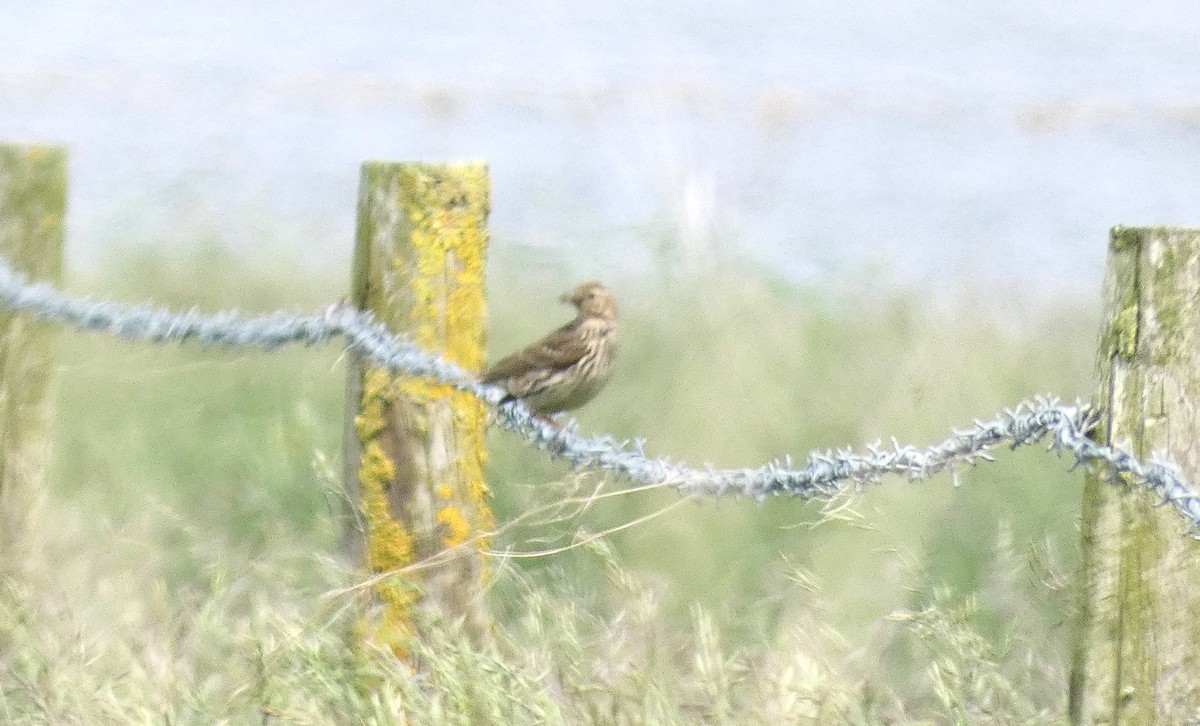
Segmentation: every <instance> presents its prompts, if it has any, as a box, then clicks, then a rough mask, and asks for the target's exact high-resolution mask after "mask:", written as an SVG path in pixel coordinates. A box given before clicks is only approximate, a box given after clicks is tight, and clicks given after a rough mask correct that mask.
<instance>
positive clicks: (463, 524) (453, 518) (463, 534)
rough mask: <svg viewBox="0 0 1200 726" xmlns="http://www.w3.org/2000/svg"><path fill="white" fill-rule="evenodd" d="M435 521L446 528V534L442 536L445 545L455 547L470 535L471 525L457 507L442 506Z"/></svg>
mask: <svg viewBox="0 0 1200 726" xmlns="http://www.w3.org/2000/svg"><path fill="white" fill-rule="evenodd" d="M437 521H438V522H439V523H441V524H443V525H445V527H446V529H447V533H446V536H445V537H442V544H444V545H445V546H446V547H457V546H458V545H460V544H462V543H463V542H466V541H467V538H468V537H470V536H471V525H470V523H468V522H467V518H466V517H465V516H463V513H462V512H461V511H460V510H459V509H458V507H451V506H447V507H442V508H441V509H439V510H438V512H437Z"/></svg>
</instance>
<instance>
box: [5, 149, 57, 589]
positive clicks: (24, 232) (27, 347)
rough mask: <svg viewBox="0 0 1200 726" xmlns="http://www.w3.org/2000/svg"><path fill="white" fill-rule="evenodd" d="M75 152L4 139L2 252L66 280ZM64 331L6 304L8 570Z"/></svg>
mask: <svg viewBox="0 0 1200 726" xmlns="http://www.w3.org/2000/svg"><path fill="white" fill-rule="evenodd" d="M66 209H67V155H66V152H65V151H64V150H63V149H61V148H57V147H51V146H36V145H35V146H19V145H15V144H0V256H2V257H3V259H4V261H5V262H7V263H8V264H9V265H10V266H12V267H13V269H15V270H17V271H18V272H21V273H23V274H25V275H26V276H28V277H29V279H33V280H42V281H46V282H50V283H52V284H55V285H57V284H60V283H61V282H62V256H63V217H64V215H65V213H66ZM56 341H57V335H56V333H55V331H54V329H53V328H52V327H50V326H47V325H43V324H41V323H37V322H34V321H33V320H32V319H31V318H29V317H27V316H24V315H16V314H13V313H12V312H11V311H9V310H6V309H3V308H0V447H2V448H0V570H6V571H10V572H11V571H12V570H13V569H14V568H19V567H20V563H21V561H22V554H23V549H24V547H25V546H26V545H27V544H28V540H27V539H26V538H27V537H28V536H29V535H30V534H31V532H30V526H31V525H32V524H34V523H35V522H36V512H37V509H38V507H39V506H40V504H41V501H42V499H43V496H44V480H45V474H46V459H47V454H48V452H49V438H48V437H49V431H48V429H49V423H50V406H49V403H48V401H47V394H48V393H49V386H50V382H51V379H52V376H53V373H54V364H55V355H56V347H57V346H56Z"/></svg>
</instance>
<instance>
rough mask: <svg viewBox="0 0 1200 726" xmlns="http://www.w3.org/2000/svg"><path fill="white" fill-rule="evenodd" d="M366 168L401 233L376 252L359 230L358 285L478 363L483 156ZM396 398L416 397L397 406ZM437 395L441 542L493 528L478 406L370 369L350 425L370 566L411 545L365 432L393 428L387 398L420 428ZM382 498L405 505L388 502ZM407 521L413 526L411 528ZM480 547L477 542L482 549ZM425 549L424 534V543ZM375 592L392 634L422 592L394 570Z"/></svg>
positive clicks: (409, 323) (417, 338) (446, 351)
mask: <svg viewBox="0 0 1200 726" xmlns="http://www.w3.org/2000/svg"><path fill="white" fill-rule="evenodd" d="M365 173H366V177H365V178H366V180H367V181H366V183H369V184H372V185H374V188H376V189H381V190H383V189H386V190H387V192H386V195H387V196H386V197H384V198H382V199H379V200H378V203H379V204H383V205H387V204H392V203H398V205H399V208H400V212H401V214H400V217H399V220H400V223H399V229H400V230H401V234H400V235H397V236H396V237H394V238H393V239H394V241H395V244H396V247H395V248H394V249H379V248H378V247H375V246H374V245H375V244H376V243H375V241H374V240H375V239H378V237H376V236H375V235H374V234H372V235H367V234H366V233H364V232H362V231H360V240H359V244H360V245H362V244H369V245H372V247H371V248H370V249H369V256H368V258H367V259H368V260H369V263H368V264H369V265H370V268H369V269H366V270H365V271H364V273H363V274H364V275H365V277H364V278H363V279H365V280H367V283H366V284H365V285H364V287H363V288H362V289H364V291H365V294H366V299H365V300H363V302H364V304H366V305H367V306H369V307H370V308H372V309H373V310H375V311H376V313H377V314H379V315H380V317H381V319H383V320H385V321H388V322H389V323H390V324H391V325H392V326H393V327H394V328H396V329H397V330H401V331H403V332H404V333H405V334H406V335H408V336H409V337H410V338H411V339H412V340H413V342H415V343H416V344H417V345H419V346H421V347H423V348H425V349H427V350H431V351H435V352H438V353H440V354H442V355H444V356H445V357H447V358H448V359H450V360H452V361H454V362H455V363H457V364H458V365H460V366H462V367H464V368H466V369H468V370H479V369H481V368H482V366H483V362H484V354H483V336H482V331H483V330H484V327H485V322H486V321H485V319H484V315H485V298H484V289H483V274H484V261H485V259H484V252H485V248H486V241H487V240H486V236H487V230H486V227H485V223H486V218H487V213H488V204H489V202H488V198H487V197H488V192H487V170H486V167H485V166H484V165H482V164H468V165H454V166H449V167H446V166H431V165H423V164H404V165H400V166H398V167H397V166H392V165H368V168H367V170H366V172H365ZM376 219H378V220H383V219H384V218H383V217H382V216H378V217H371V216H369V220H368V221H371V223H372V224H376V223H378V224H386V223H387V222H385V221H379V222H375V221H374V220H376ZM392 219H395V218H394V217H393V218H392ZM392 224H395V223H394V222H392ZM364 240H366V241H365V242H364ZM360 254H361V253H360ZM397 397H400V398H401V399H404V400H405V401H408V402H411V403H415V404H417V405H416V406H411V405H410V404H408V403H406V404H400V403H399V402H398V400H397ZM435 402H447V403H448V404H449V406H450V409H451V411H450V413H451V420H452V422H453V430H452V431H451V432H450V434H451V435H452V436H453V437H454V439H453V440H454V444H455V447H456V450H457V452H458V455H457V457H456V458H455V460H454V461H453V462H452V463H451V466H450V468H449V470H447V471H437V472H430V473H431V474H432V475H434V476H436V477H438V482H439V483H438V484H437V485H436V486H435V487H434V490H433V493H434V494H435V495H436V496H437V497H438V498H439V499H440V500H441V501H442V502H444V503H445V505H444V506H442V507H440V508H439V509H437V511H436V513H435V518H436V520H437V523H439V524H441V525H442V526H443V527H444V532H443V535H444V536H443V537H442V538H441V544H442V545H443V546H445V547H454V546H457V545H460V544H462V543H464V542H467V541H469V540H470V539H471V537H472V536H473V534H474V533H477V532H486V531H490V530H491V529H492V527H493V524H494V521H493V519H492V514H491V511H490V508H489V506H488V504H489V503H488V488H487V485H486V483H485V482H484V480H483V462H484V452H483V431H484V423H485V418H484V414H485V409H484V406H483V404H482V403H480V402H479V401H478V400H477V399H475V398H474V397H473V396H471V395H470V394H466V393H463V392H461V391H456V390H454V389H453V388H452V387H451V386H447V385H445V384H440V383H436V382H432V381H428V380H424V379H416V378H411V377H393V376H391V375H390V374H389V373H387V372H386V371H380V370H372V371H370V372H369V373H367V374H366V376H365V378H364V382H363V395H362V401H361V408H360V411H359V413H358V415H357V416H356V417H355V427H356V430H357V433H358V434H359V437H360V439H361V440H362V442H363V444H364V448H363V451H364V453H363V460H362V467H361V470H360V476H361V477H362V482H363V483H362V497H363V507H364V510H365V512H366V518H367V523H368V538H369V544H368V557H369V564H370V566H371V568H372V570H374V571H376V572H388V571H393V570H395V569H398V568H400V567H404V566H405V565H408V564H411V558H412V557H413V552H414V550H415V548H416V543H415V542H414V539H413V535H412V534H411V533H410V531H409V530H406V529H404V528H403V527H402V526H401V524H399V523H397V522H396V521H395V520H394V519H393V517H394V516H395V517H403V516H407V514H408V513H406V512H392V511H390V510H389V508H388V498H387V489H388V487H389V486H390V483H391V481H392V479H393V478H394V477H395V465H394V464H393V463H392V462H390V461H387V457H386V455H385V454H384V451H383V449H382V448H380V447H379V446H378V443H377V442H376V441H375V439H376V438H377V437H379V436H380V435H381V434H382V433H384V432H385V431H386V430H387V428H388V427H389V426H393V425H395V424H394V422H392V421H389V420H388V415H387V413H386V412H387V411H388V409H389V408H390V406H391V405H393V404H395V405H404V406H405V409H404V410H405V412H406V417H405V425H406V426H409V427H411V430H412V432H413V433H416V434H418V435H419V434H422V433H425V432H427V431H428V427H429V426H430V425H431V423H432V421H435V420H437V419H436V418H434V417H431V416H430V415H429V414H428V413H427V411H429V409H428V408H427V407H426V406H425V405H422V404H429V403H435ZM439 405H445V404H444V403H443V404H439ZM384 462H386V464H385V463H384ZM388 467H390V469H389V468H388ZM388 474H390V476H386V475H388ZM368 479H370V480H371V481H370V482H368ZM385 481H386V482H387V483H386V484H385V483H384V482H385ZM416 484H417V486H430V485H431V484H430V483H421V482H417V483H416ZM393 496H394V493H393ZM392 506H393V507H395V506H404V505H398V504H397V503H396V502H392ZM414 511H415V510H414ZM414 529H416V530H417V531H420V528H419V527H417V528H414ZM488 544H489V543H487V542H485V541H480V542H479V546H480V547H486V546H488ZM424 548H425V544H424V543H423V544H422V545H421V551H422V552H424V551H425V549H424ZM413 577H419V575H413ZM485 577H486V575H485ZM480 584H481V585H482V584H483V583H480ZM378 589H379V593H380V596H381V599H382V600H383V601H384V603H385V605H386V607H385V612H386V614H385V620H386V621H387V622H388V623H390V626H389V627H391V628H393V629H394V630H395V632H397V633H401V632H407V628H408V627H409V626H408V622H409V609H410V608H411V607H412V605H413V604H414V603H415V602H416V600H417V599H418V598H419V596H420V592H419V590H418V589H416V587H415V584H414V583H409V584H408V585H402V584H401V581H400V580H398V578H391V579H389V580H388V581H387V582H386V583H384V585H382V586H380V587H379V588H378ZM388 642H391V641H390V639H389V640H388Z"/></svg>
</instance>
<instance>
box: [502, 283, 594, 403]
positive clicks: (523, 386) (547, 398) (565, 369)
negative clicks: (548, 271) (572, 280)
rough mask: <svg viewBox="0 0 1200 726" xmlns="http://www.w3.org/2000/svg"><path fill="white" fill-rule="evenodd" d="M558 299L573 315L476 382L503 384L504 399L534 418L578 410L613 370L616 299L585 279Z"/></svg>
mask: <svg viewBox="0 0 1200 726" xmlns="http://www.w3.org/2000/svg"><path fill="white" fill-rule="evenodd" d="M562 301H563V302H568V303H571V304H572V305H574V306H575V307H576V308H577V309H578V310H579V313H578V314H577V315H576V316H575V319H574V320H572V321H571V322H569V323H567V324H566V325H564V326H562V327H561V328H559V329H558V330H556V331H554V332H553V333H551V334H550V335H547V336H546V337H545V338H543V339H542V340H541V341H539V342H537V343H534V344H533V345H531V346H529V347H528V348H526V349H524V350H521V351H518V352H516V353H513V354H512V355H510V356H508V357H507V358H503V359H501V360H500V361H498V362H496V363H495V364H494V365H492V366H491V367H490V368H488V369H487V370H486V371H484V372H483V376H481V378H480V380H482V381H483V382H484V383H492V384H495V385H499V386H503V387H504V389H505V390H507V391H508V395H507V396H506V397H505V398H504V400H505V401H509V400H512V399H514V398H519V399H521V400H522V401H524V402H525V404H526V405H528V406H529V409H530V410H531V411H533V412H534V413H535V414H537V415H539V416H548V415H550V414H554V413H558V412H560V411H569V410H571V409H574V408H579V407H580V406H582V405H583V404H585V403H587V402H588V401H590V400H592V397H593V396H595V395H596V394H597V393H599V391H600V389H601V388H603V387H604V384H605V383H607V382H608V376H609V374H610V373H612V363H613V355H614V353H615V352H616V348H617V340H616V338H617V303H616V301H615V300H614V299H613V296H612V293H610V292H609V291H608V290H607V289H605V287H604V286H603V285H601V284H600V283H598V282H585V283H583V284H582V285H580V286H579V287H577V288H575V291H574V292H572V293H570V294H569V295H563V296H562Z"/></svg>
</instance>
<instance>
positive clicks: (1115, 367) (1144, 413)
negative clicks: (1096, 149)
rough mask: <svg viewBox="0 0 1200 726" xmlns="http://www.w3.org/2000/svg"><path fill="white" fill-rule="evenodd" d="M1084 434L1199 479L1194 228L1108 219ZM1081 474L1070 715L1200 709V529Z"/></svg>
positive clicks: (1136, 718)
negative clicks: (1094, 423) (1163, 459)
mask: <svg viewBox="0 0 1200 726" xmlns="http://www.w3.org/2000/svg"><path fill="white" fill-rule="evenodd" d="M1105 287H1106V297H1107V309H1106V313H1105V320H1106V321H1107V322H1106V323H1105V329H1104V332H1103V334H1102V335H1101V338H1100V351H1099V359H1098V365H1097V367H1098V369H1099V373H1100V393H1099V397H1098V399H1099V400H1098V404H1099V405H1100V407H1101V410H1103V411H1104V412H1105V413H1104V418H1103V421H1102V426H1101V428H1100V430H1099V431H1098V432H1097V433H1096V436H1097V438H1098V439H1099V440H1101V441H1102V442H1103V443H1105V444H1117V445H1121V446H1126V447H1129V449H1130V450H1131V451H1132V452H1133V453H1135V454H1136V455H1138V456H1139V457H1147V456H1149V455H1151V454H1153V453H1158V452H1163V453H1165V454H1166V455H1167V456H1168V457H1170V458H1171V459H1172V460H1174V461H1176V462H1177V463H1179V464H1180V466H1181V467H1182V473H1183V475H1184V477H1185V479H1186V480H1187V481H1189V482H1191V483H1192V484H1193V486H1195V485H1197V484H1198V483H1200V230H1191V229H1172V228H1163V227H1155V228H1126V227H1118V228H1116V229H1114V230H1113V231H1112V238H1111V244H1110V246H1109V258H1108V273H1107V280H1106V284H1105ZM1156 504H1157V502H1154V501H1151V500H1150V499H1149V498H1148V497H1146V496H1142V495H1136V496H1133V495H1126V493H1125V492H1124V491H1122V489H1121V488H1120V487H1114V486H1111V485H1109V484H1108V483H1107V480H1106V479H1105V478H1104V477H1103V476H1095V475H1093V476H1089V477H1088V481H1087V484H1086V487H1085V489H1084V499H1083V565H1082V571H1081V573H1080V579H1079V585H1080V586H1079V591H1080V592H1079V613H1078V618H1077V624H1076V629H1075V633H1074V644H1073V653H1072V672H1071V684H1070V715H1071V722H1072V723H1073V724H1089V725H1091V724H1176V723H1188V722H1190V719H1195V718H1196V716H1197V714H1200V542H1197V541H1196V540H1193V539H1191V538H1189V537H1186V536H1184V535H1185V530H1184V525H1183V524H1182V523H1181V522H1180V521H1179V518H1178V515H1177V514H1176V512H1175V511H1174V509H1173V508H1171V507H1156V506H1155V505H1156Z"/></svg>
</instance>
